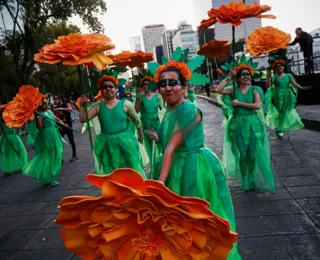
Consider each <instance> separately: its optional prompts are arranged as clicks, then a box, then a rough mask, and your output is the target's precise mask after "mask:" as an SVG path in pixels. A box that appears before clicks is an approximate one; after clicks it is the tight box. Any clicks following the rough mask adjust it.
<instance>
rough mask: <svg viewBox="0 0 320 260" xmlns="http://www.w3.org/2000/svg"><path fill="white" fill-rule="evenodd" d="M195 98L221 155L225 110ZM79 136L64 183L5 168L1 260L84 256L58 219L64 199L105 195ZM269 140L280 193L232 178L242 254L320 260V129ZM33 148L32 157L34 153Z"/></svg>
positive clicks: (270, 259) (268, 259) (262, 259)
mask: <svg viewBox="0 0 320 260" xmlns="http://www.w3.org/2000/svg"><path fill="white" fill-rule="evenodd" d="M197 102H198V105H199V107H200V108H201V109H202V110H203V112H204V116H205V133H206V140H207V144H208V145H209V146H210V147H211V148H213V149H214V151H215V152H216V154H217V155H218V156H219V157H220V158H221V155H222V142H223V129H222V128H221V121H222V119H223V117H222V116H221V109H219V108H217V107H215V106H213V105H211V104H208V103H206V102H205V101H202V100H199V99H198V100H197ZM76 128H78V129H80V126H79V125H77V126H76ZM75 137H76V143H77V149H78V155H79V158H80V159H79V160H78V161H77V162H74V163H69V162H68V160H69V158H70V157H71V151H70V150H71V147H70V146H67V147H66V152H65V157H64V161H65V162H64V165H63V167H62V171H61V174H60V175H59V176H58V178H57V179H58V180H59V182H60V186H58V187H55V188H53V187H41V186H39V185H37V182H36V180H33V179H29V178H26V177H23V176H21V174H15V175H13V176H8V177H3V176H2V174H1V176H0V260H4V259H9V260H41V259H45V260H69V259H73V260H75V259H79V258H77V257H75V256H73V255H72V254H71V253H69V252H68V251H66V250H65V249H64V245H63V242H62V240H61V239H60V236H59V228H60V227H59V226H57V225H55V224H54V223H53V220H54V219H55V216H56V214H57V212H58V209H57V204H58V202H59V200H60V199H61V198H63V197H65V196H69V195H80V194H85V195H99V193H100V192H99V190H97V189H95V188H94V187H91V185H89V184H88V183H87V182H86V180H85V175H86V173H89V172H93V169H94V164H93V158H92V153H91V152H90V150H89V140H88V137H87V135H78V134H75ZM270 141H271V145H272V163H273V169H274V172H275V174H276V178H277V186H278V189H277V191H275V192H244V191H242V190H240V188H239V184H238V183H237V182H235V181H233V180H230V181H229V184H230V190H231V191H232V197H233V202H234V207H235V212H236V217H237V225H238V233H239V248H240V252H241V255H242V257H243V259H245V260H247V259H248V260H286V259H288V260H289V259H290V260H317V259H320V232H319V231H320V229H319V228H320V132H313V131H309V130H301V131H298V132H293V133H290V134H289V135H286V136H285V139H284V140H278V139H277V138H276V137H275V135H274V134H273V133H270ZM28 151H29V158H32V156H33V155H34V151H33V150H32V149H31V147H28Z"/></svg>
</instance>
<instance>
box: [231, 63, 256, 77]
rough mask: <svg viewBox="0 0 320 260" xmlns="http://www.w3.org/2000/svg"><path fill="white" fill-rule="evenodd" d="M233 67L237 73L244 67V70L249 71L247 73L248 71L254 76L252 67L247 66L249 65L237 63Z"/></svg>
mask: <svg viewBox="0 0 320 260" xmlns="http://www.w3.org/2000/svg"><path fill="white" fill-rule="evenodd" d="M235 68H236V71H237V73H238V72H239V71H240V70H244V69H245V70H248V71H249V73H250V75H251V76H254V71H253V69H252V67H251V66H249V65H246V64H241V65H239V66H236V67H235Z"/></svg>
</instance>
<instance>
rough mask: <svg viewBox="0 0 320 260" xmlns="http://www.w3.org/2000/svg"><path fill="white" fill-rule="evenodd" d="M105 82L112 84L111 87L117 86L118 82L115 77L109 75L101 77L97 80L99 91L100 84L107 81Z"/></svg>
mask: <svg viewBox="0 0 320 260" xmlns="http://www.w3.org/2000/svg"><path fill="white" fill-rule="evenodd" d="M107 80H109V81H111V82H112V83H113V85H115V86H118V80H117V79H116V78H115V77H113V76H109V75H103V76H102V77H100V78H99V79H98V82H97V88H98V89H100V88H101V84H102V83H103V82H104V81H107Z"/></svg>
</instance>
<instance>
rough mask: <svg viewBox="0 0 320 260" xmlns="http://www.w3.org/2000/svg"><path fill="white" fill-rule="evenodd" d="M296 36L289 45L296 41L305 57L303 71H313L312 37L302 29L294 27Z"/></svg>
mask: <svg viewBox="0 0 320 260" xmlns="http://www.w3.org/2000/svg"><path fill="white" fill-rule="evenodd" d="M296 35H297V37H296V38H295V39H294V41H293V42H292V43H290V46H293V45H295V44H297V43H299V45H300V49H301V51H302V52H303V56H304V58H305V71H306V73H308V74H309V73H312V72H313V59H312V57H313V38H312V36H311V35H310V34H308V33H307V32H304V31H302V29H301V28H300V27H299V28H297V29H296Z"/></svg>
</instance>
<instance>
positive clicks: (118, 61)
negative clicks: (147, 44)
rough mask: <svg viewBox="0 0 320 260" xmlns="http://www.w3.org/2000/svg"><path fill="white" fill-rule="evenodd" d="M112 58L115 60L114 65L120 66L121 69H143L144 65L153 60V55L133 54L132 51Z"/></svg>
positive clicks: (138, 52) (140, 52) (111, 56)
mask: <svg viewBox="0 0 320 260" xmlns="http://www.w3.org/2000/svg"><path fill="white" fill-rule="evenodd" d="M110 58H111V59H112V60H113V63H112V65H114V66H118V67H121V68H126V67H130V68H135V67H139V68H140V67H143V64H144V63H146V62H149V61H152V60H153V55H152V53H145V52H142V51H137V52H134V53H131V52H130V51H122V52H120V53H119V54H116V55H110Z"/></svg>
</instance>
